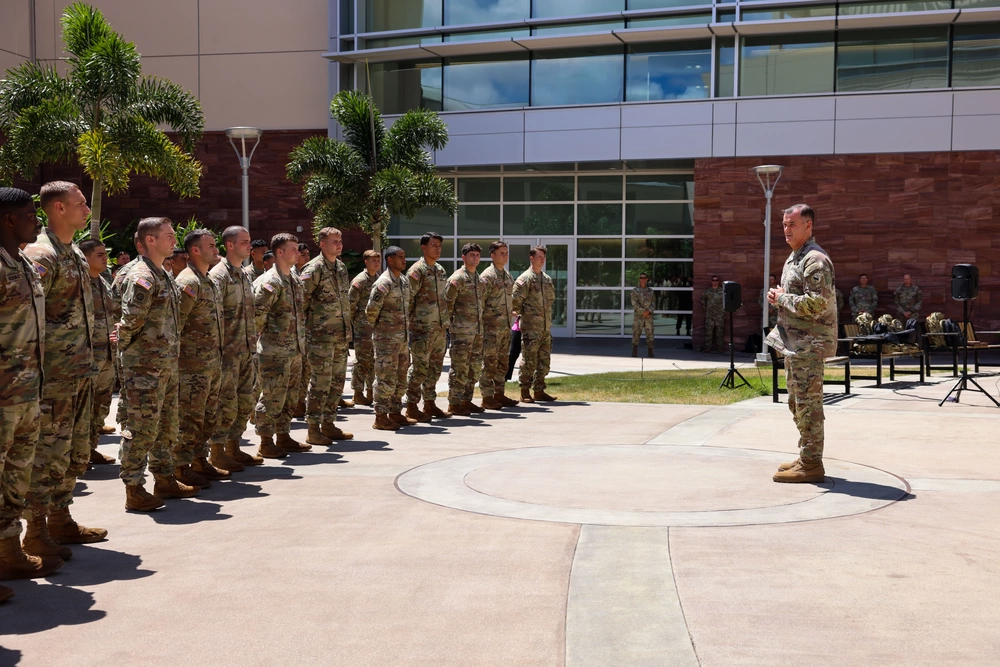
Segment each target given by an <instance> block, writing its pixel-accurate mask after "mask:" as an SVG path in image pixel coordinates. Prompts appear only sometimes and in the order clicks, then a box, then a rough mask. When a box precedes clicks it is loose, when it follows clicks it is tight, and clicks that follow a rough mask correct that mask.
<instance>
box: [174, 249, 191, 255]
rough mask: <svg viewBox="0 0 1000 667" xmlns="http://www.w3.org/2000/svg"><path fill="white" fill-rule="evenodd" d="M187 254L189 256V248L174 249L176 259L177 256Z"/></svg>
mask: <svg viewBox="0 0 1000 667" xmlns="http://www.w3.org/2000/svg"><path fill="white" fill-rule="evenodd" d="M186 254H188V251H187V248H181V247H177V248H174V257H176V256H177V255H186Z"/></svg>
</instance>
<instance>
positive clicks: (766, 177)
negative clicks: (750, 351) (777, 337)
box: [753, 164, 784, 361]
mask: <svg viewBox="0 0 1000 667" xmlns="http://www.w3.org/2000/svg"><path fill="white" fill-rule="evenodd" d="M783 169H784V167H783V166H781V165H780V164H764V165H760V166H759V167H754V168H753V173H754V174H756V175H757V181H758V182H760V187H762V188H764V197H765V198H766V200H767V205H766V206H765V207H764V289H767V286H768V285H769V280H768V278H769V276H770V275H771V198H772V197H773V196H774V188H775V187H776V186H777V185H778V181H779V180H780V179H781V171H782V170H783ZM772 178H773V179H774V180H773V181H772V180H771V179H772ZM767 309H768V306H767V300H766V299H765V302H764V308H763V312H762V313H761V325H760V329H761V331H766V330H767V319H768V318H767ZM762 338H763V340H764V343H763V345H767V340H766V338H765V337H762ZM761 349H762V350H763V346H762V348H761ZM761 356H763V357H765V358H764V359H763V361H770V356H769V355H765V354H764V353H763V351H762V352H761Z"/></svg>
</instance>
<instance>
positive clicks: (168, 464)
mask: <svg viewBox="0 0 1000 667" xmlns="http://www.w3.org/2000/svg"><path fill="white" fill-rule="evenodd" d="M177 300H178V296H177V291H176V289H175V287H174V281H173V278H172V277H171V276H170V274H169V273H167V272H166V271H164V270H163V268H162V267H159V266H156V265H154V264H153V262H152V261H151V260H150V259H149V258H147V257H141V258H140V259H139V261H137V262H136V264H135V266H133V267H132V269H131V270H130V271H129V273H128V276H127V277H126V279H125V281H124V291H123V293H122V317H121V321H120V323H119V328H118V352H119V355H120V357H121V362H122V370H123V372H124V380H123V382H122V386H123V387H124V391H125V392H127V393H128V395H129V396H131V397H132V399H131V403H130V405H129V408H128V428H129V430H130V431H131V433H132V438H131V440H128V439H123V440H122V467H121V475H120V476H121V478H122V481H123V482H125V484H128V485H141V484H142V483H143V480H144V479H145V475H144V471H145V467H146V459H147V457H148V458H149V472H151V473H152V474H153V476H154V477H171V476H173V474H174V463H173V460H172V458H171V451H173V448H174V443H175V442H176V441H177V429H178V424H177V379H178V378H177V358H178V355H179V354H180V324H179V322H178V315H179V313H178V310H179V305H178V303H177Z"/></svg>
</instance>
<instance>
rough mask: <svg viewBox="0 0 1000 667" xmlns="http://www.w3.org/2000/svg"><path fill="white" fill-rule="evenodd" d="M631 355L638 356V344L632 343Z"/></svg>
mask: <svg viewBox="0 0 1000 667" xmlns="http://www.w3.org/2000/svg"><path fill="white" fill-rule="evenodd" d="M632 356H633V357H638V356H639V346H638V345H633V346H632Z"/></svg>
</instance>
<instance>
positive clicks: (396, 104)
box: [369, 62, 441, 114]
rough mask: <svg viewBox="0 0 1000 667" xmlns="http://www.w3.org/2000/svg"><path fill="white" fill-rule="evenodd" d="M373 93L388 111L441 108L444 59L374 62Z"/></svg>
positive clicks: (382, 108)
mask: <svg viewBox="0 0 1000 667" xmlns="http://www.w3.org/2000/svg"><path fill="white" fill-rule="evenodd" d="M369 71H370V72H371V86H372V90H371V94H372V97H373V98H375V103H376V104H377V105H378V107H379V109H380V110H381V111H382V113H384V114H394V113H404V112H406V111H409V110H410V109H416V108H424V109H431V110H432V111H440V110H441V64H440V62H406V63H372V64H371V65H369Z"/></svg>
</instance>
